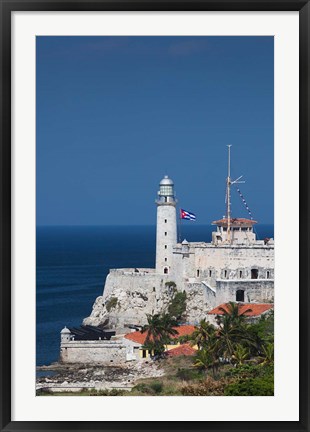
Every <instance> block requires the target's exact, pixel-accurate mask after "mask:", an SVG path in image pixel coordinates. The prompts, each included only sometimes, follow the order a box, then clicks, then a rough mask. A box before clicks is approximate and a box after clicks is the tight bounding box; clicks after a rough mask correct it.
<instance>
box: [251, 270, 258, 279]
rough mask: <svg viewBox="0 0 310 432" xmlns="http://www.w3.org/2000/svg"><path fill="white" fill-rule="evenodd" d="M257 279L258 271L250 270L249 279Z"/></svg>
mask: <svg viewBox="0 0 310 432" xmlns="http://www.w3.org/2000/svg"><path fill="white" fill-rule="evenodd" d="M257 278H258V269H251V279H257Z"/></svg>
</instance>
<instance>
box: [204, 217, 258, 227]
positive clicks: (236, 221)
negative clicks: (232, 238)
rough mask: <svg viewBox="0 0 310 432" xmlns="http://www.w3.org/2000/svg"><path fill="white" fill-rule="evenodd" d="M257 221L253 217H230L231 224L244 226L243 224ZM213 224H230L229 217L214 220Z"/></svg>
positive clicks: (252, 223)
mask: <svg viewBox="0 0 310 432" xmlns="http://www.w3.org/2000/svg"><path fill="white" fill-rule="evenodd" d="M256 223H257V221H255V220H252V219H245V218H231V219H230V225H231V226H242V225H254V224H256ZM212 225H221V226H227V225H228V219H227V218H223V219H220V220H217V221H213V222H212Z"/></svg>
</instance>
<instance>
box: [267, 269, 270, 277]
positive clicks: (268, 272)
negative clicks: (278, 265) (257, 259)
mask: <svg viewBox="0 0 310 432" xmlns="http://www.w3.org/2000/svg"><path fill="white" fill-rule="evenodd" d="M266 278H267V279H270V271H269V270H267V273H266Z"/></svg>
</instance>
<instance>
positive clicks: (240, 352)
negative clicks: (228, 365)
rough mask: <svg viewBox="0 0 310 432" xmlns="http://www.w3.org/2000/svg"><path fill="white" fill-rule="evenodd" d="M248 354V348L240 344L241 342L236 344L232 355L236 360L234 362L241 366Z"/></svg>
mask: <svg viewBox="0 0 310 432" xmlns="http://www.w3.org/2000/svg"><path fill="white" fill-rule="evenodd" d="M249 355H250V350H249V348H247V347H245V346H242V345H241V344H237V345H236V347H235V351H234V353H233V355H232V357H233V359H234V361H235V362H236V364H237V365H238V366H241V365H242V364H243V363H244V362H245V360H246V359H248V358H249Z"/></svg>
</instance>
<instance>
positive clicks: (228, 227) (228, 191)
mask: <svg viewBox="0 0 310 432" xmlns="http://www.w3.org/2000/svg"><path fill="white" fill-rule="evenodd" d="M227 147H228V175H227V180H226V194H227V215H226V216H227V241H228V243H231V240H230V185H231V180H230V147H231V145H228V146H227Z"/></svg>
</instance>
